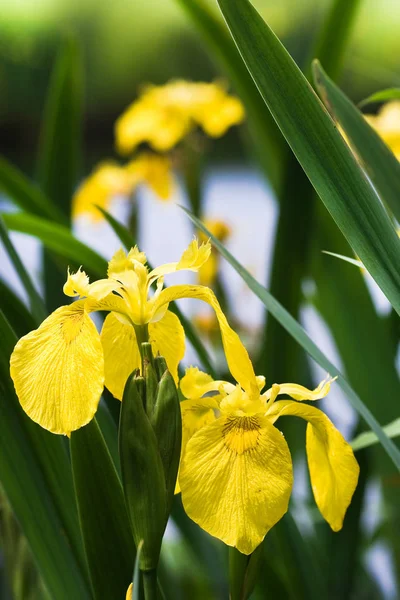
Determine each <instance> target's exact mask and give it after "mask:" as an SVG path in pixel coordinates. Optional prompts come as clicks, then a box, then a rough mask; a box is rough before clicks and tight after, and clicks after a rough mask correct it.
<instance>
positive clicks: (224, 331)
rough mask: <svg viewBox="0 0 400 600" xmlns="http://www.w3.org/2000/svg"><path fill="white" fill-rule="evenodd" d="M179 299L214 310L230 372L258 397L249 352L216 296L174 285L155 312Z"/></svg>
mask: <svg viewBox="0 0 400 600" xmlns="http://www.w3.org/2000/svg"><path fill="white" fill-rule="evenodd" d="M179 298H197V299H198V300H202V301H203V302H206V303H207V304H209V305H210V306H211V307H212V308H213V309H214V311H215V314H216V316H217V319H218V323H219V326H220V330H221V335H222V342H223V345H224V351H225V356H226V360H227V363H228V366H229V370H230V372H231V373H232V375H233V377H234V378H235V379H236V381H237V382H239V383H240V385H241V386H242V388H243V389H244V390H246V391H247V392H248V393H249V395H255V396H257V397H258V394H259V392H258V384H257V379H256V376H255V374H254V369H253V365H252V364H251V361H250V358H249V355H248V353H247V350H246V348H245V347H244V346H243V344H242V342H241V341H240V338H239V336H238V335H237V333H235V331H233V329H231V327H230V325H229V323H228V321H227V320H226V317H225V315H224V313H223V312H222V310H221V307H220V305H219V302H218V300H217V298H216V297H215V294H214V293H213V292H212V291H211V290H210V289H209V288H207V287H203V286H201V285H174V286H171V287H169V288H166V289H165V290H163V291H162V292H161V293H160V295H159V296H158V298H157V300H156V302H155V304H154V311H155V312H156V311H157V310H159V309H160V308H161V307H162V306H163V305H164V304H168V303H169V302H172V301H173V300H178V299H179Z"/></svg>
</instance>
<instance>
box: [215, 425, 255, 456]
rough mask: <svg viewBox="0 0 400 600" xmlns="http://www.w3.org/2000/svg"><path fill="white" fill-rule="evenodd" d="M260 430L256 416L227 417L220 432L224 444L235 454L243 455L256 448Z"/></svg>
mask: <svg viewBox="0 0 400 600" xmlns="http://www.w3.org/2000/svg"><path fill="white" fill-rule="evenodd" d="M260 429H261V426H260V423H259V419H258V418H257V417H256V416H252V417H228V419H227V422H226V424H225V426H224V428H223V431H222V435H223V438H224V444H225V446H226V447H227V448H228V449H229V450H231V451H232V452H234V453H235V454H244V453H245V452H248V451H249V450H252V449H253V448H255V447H256V446H257V443H258V437H259V435H260Z"/></svg>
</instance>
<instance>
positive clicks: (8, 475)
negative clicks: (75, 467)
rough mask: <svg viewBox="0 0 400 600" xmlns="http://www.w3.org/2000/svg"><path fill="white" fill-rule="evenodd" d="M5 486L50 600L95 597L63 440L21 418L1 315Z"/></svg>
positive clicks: (1, 470)
mask: <svg viewBox="0 0 400 600" xmlns="http://www.w3.org/2000/svg"><path fill="white" fill-rule="evenodd" d="M0 341H1V354H0V375H1V377H0V413H1V415H0V477H1V484H2V486H3V488H4V490H5V492H6V494H7V497H8V499H9V502H10V504H11V506H12V508H13V510H14V512H15V515H16V517H17V519H18V521H19V523H20V525H21V528H22V530H23V532H24V534H25V536H26V538H27V540H28V542H29V544H30V547H31V549H32V552H33V554H34V556H35V560H36V562H37V565H38V568H39V570H40V573H41V576H42V577H43V580H44V582H45V583H46V586H47V588H48V590H49V592H50V593H51V595H52V597H54V598H57V600H58V599H60V600H71V598H79V599H82V600H85V599H87V600H89V599H90V598H91V594H90V589H89V582H88V580H87V574H86V565H85V559H84V554H83V548H82V545H81V539H80V535H79V526H78V519H77V513H76V506H75V500H74V494H73V486H72V477H71V469H70V465H69V460H68V456H67V452H66V449H65V446H64V444H63V440H62V438H61V437H59V436H55V435H52V434H51V433H49V432H47V431H45V430H44V429H41V428H40V427H39V426H38V425H36V424H35V423H33V421H31V420H30V419H28V417H27V416H26V415H25V414H24V413H23V411H22V408H21V407H20V405H19V402H18V399H17V397H16V395H15V392H14V388H13V384H12V381H11V379H10V377H9V374H8V373H9V357H10V354H11V351H12V349H13V347H14V345H15V343H16V341H17V340H16V337H15V334H14V332H13V331H12V329H11V328H10V326H9V324H8V323H7V321H6V319H5V318H4V316H3V313H1V312H0Z"/></svg>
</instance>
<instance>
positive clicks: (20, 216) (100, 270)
mask: <svg viewBox="0 0 400 600" xmlns="http://www.w3.org/2000/svg"><path fill="white" fill-rule="evenodd" d="M3 219H4V222H5V224H6V225H7V227H8V228H9V229H11V230H12V231H20V232H21V233H27V234H28V235H33V236H35V237H37V238H38V239H39V240H41V241H42V242H43V244H44V245H45V246H46V248H48V249H49V250H52V251H54V252H55V253H56V254H58V255H59V256H62V257H63V258H65V259H66V260H67V261H71V262H73V263H75V264H77V265H78V266H79V265H84V266H85V268H86V269H87V270H88V271H90V272H92V273H93V274H94V275H96V276H97V277H104V275H105V273H106V272H107V261H106V260H105V259H104V258H102V257H101V256H100V255H99V254H97V253H96V252H95V251H94V250H92V249H91V248H89V247H88V246H86V245H85V244H83V243H82V242H80V241H79V240H77V239H76V238H75V237H74V236H73V235H72V233H71V232H70V231H69V229H68V228H67V227H64V226H63V225H59V224H56V223H52V222H51V221H48V220H46V219H41V218H40V217H36V216H34V215H28V214H26V213H12V214H10V213H9V214H4V215H3Z"/></svg>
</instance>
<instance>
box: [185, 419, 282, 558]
mask: <svg viewBox="0 0 400 600" xmlns="http://www.w3.org/2000/svg"><path fill="white" fill-rule="evenodd" d="M179 483H180V487H181V492H182V502H183V505H184V508H185V511H186V512H187V514H188V516H189V517H190V518H191V519H193V521H195V522H196V523H198V524H199V525H200V526H201V527H202V528H203V529H205V530H206V531H207V532H208V533H210V534H211V535H213V536H215V537H217V538H219V539H220V540H222V541H223V542H225V544H227V545H228V546H234V547H236V548H237V549H238V550H239V551H240V552H242V553H243V554H251V553H252V552H253V551H254V550H255V549H256V547H257V546H258V545H259V544H260V543H261V542H262V540H263V539H264V537H265V535H266V533H267V532H268V531H269V529H271V527H273V526H274V525H275V523H277V522H278V521H279V520H280V519H281V518H282V516H283V515H284V514H285V512H286V511H287V507H288V502H289V497H290V493H291V489H292V463H291V458H290V453H289V449H288V447H287V444H286V441H285V439H284V438H283V436H282V435H281V433H280V432H279V431H278V430H277V429H275V428H274V427H273V426H272V425H271V423H270V422H269V421H268V419H266V418H265V417H263V416H262V415H255V416H253V417H234V418H231V417H221V418H219V419H217V420H216V421H215V422H213V423H211V424H210V425H207V426H205V427H203V428H202V429H200V431H198V432H197V433H195V434H194V435H193V436H192V437H191V438H190V440H189V441H188V442H187V445H186V451H185V453H184V456H183V460H182V463H181V470H180V475H179Z"/></svg>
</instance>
